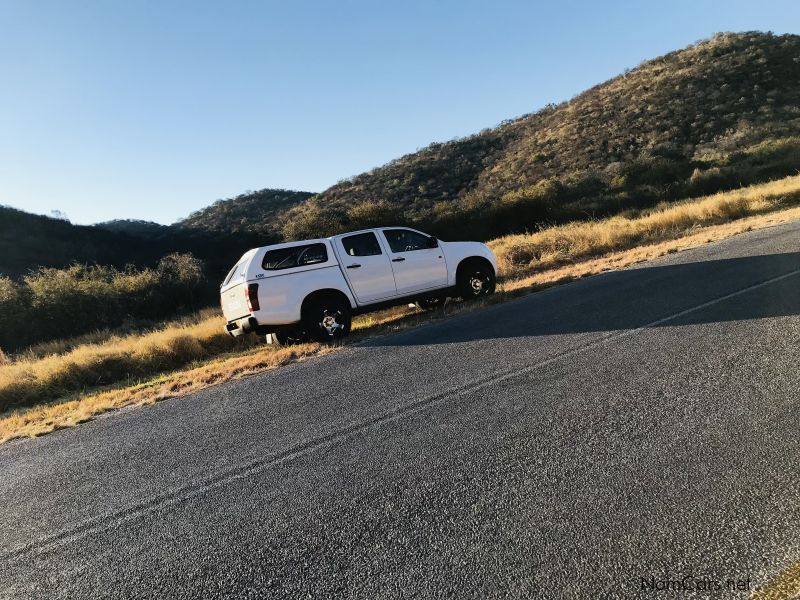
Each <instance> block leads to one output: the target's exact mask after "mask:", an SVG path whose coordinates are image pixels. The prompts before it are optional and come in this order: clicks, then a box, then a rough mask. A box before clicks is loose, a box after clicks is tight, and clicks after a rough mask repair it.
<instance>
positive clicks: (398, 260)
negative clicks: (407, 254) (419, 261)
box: [392, 256, 405, 262]
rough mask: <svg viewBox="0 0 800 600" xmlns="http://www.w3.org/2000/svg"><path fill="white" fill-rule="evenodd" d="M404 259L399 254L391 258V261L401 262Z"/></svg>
mask: <svg viewBox="0 0 800 600" xmlns="http://www.w3.org/2000/svg"><path fill="white" fill-rule="evenodd" d="M404 260H405V258H403V257H402V256H401V257H400V258H393V259H392V262H403V261H404Z"/></svg>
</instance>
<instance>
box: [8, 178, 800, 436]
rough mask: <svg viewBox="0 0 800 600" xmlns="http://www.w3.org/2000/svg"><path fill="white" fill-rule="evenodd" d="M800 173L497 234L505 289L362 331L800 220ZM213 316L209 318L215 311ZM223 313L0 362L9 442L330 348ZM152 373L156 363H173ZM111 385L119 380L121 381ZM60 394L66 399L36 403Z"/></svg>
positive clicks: (382, 318) (386, 318) (364, 319)
mask: <svg viewBox="0 0 800 600" xmlns="http://www.w3.org/2000/svg"><path fill="white" fill-rule="evenodd" d="M798 201H800V177H790V178H787V179H783V180H780V181H776V182H772V183H768V184H764V185H759V186H752V187H750V188H745V189H742V190H737V191H735V192H728V193H725V194H717V195H714V196H709V197H706V198H701V199H699V200H695V201H689V202H684V203H681V204H677V205H675V204H673V205H670V206H666V207H661V208H657V209H654V210H652V211H648V212H647V213H644V214H642V215H640V216H638V217H631V218H623V217H614V218H611V219H605V220H602V221H596V222H591V223H575V224H569V225H564V226H560V227H554V228H551V229H547V230H543V231H540V232H537V233H534V234H529V235H515V236H506V237H503V238H499V239H497V240H494V241H493V242H491V243H490V246H491V247H492V248H493V250H494V251H495V253H496V254H497V256H498V261H499V266H500V275H501V278H502V280H501V282H500V285H499V286H498V291H499V293H498V294H497V295H496V296H495V297H493V298H490V299H487V300H486V301H484V302H482V303H471V304H454V305H450V306H447V307H445V309H444V310H443V311H436V312H434V313H423V312H421V311H417V310H412V311H409V309H407V308H405V307H398V308H393V309H388V310H385V311H381V312H377V313H372V314H368V315H363V316H361V317H359V318H358V319H356V320H355V321H354V324H353V329H354V332H355V333H356V335H359V334H361V335H374V334H376V333H385V332H390V331H396V330H399V329H407V328H409V327H414V326H415V325H417V324H419V323H420V322H423V321H428V320H430V319H431V318H442V317H443V316H446V315H447V314H452V313H453V312H462V311H466V310H474V309H476V308H479V307H480V306H483V305H485V304H487V303H496V302H502V301H504V300H506V299H508V298H510V297H514V296H517V295H519V294H523V293H528V292H530V291H534V290H537V289H541V288H543V287H547V286H550V285H554V284H557V283H561V282H566V281H570V280H574V279H576V278H580V277H585V276H588V275H593V274H596V273H600V272H603V271H608V270H611V269H619V268H623V267H626V266H629V265H631V264H634V263H638V262H642V261H645V260H650V259H652V258H655V257H658V256H662V255H664V254H667V253H671V252H676V251H679V250H683V249H686V248H691V247H694V246H698V245H702V244H705V243H708V242H711V241H715V240H720V239H724V238H727V237H730V236H732V235H736V234H737V233H740V232H742V231H748V230H752V229H760V228H763V227H770V226H772V225H776V224H779V223H784V222H787V221H792V220H797V219H800V207H794V208H786V207H789V206H791V205H792V204H796V203H798ZM207 315H211V316H207ZM222 327H223V321H222V318H221V317H220V316H217V315H216V314H214V313H206V315H204V316H203V318H198V319H196V320H195V321H191V320H184V321H182V322H179V323H174V324H171V325H168V326H166V327H164V328H163V329H161V330H158V331H153V332H149V333H146V334H143V335H128V336H110V337H109V335H108V334H107V333H106V334H103V335H98V336H96V337H95V338H88V339H90V340H97V341H91V342H90V343H83V344H79V345H75V344H74V342H67V343H64V344H61V345H58V344H56V345H54V346H53V349H55V350H61V352H58V353H53V354H49V355H46V356H40V354H42V352H44V349H39V350H38V351H37V352H32V353H28V354H27V355H23V356H21V357H16V358H12V359H8V358H6V359H5V362H2V361H0V408H2V407H6V408H7V407H10V406H13V405H22V407H21V408H17V409H12V410H9V411H7V412H6V414H5V415H4V416H2V417H0V443H2V442H4V441H7V440H9V439H12V438H15V437H20V436H35V435H41V434H43V433H47V432H49V431H53V430H54V429H59V428H62V427H68V426H71V425H74V424H76V423H80V422H82V421H86V420H88V419H91V418H94V417H95V416H97V415H99V414H101V413H103V412H106V411H108V410H113V409H116V408H120V407H122V406H126V405H131V404H147V403H151V402H155V401H158V400H161V399H165V398H170V397H175V396H180V395H183V394H186V393H189V392H192V391H196V390H198V389H201V388H203V387H207V386H209V385H214V384H216V383H221V382H224V381H229V380H230V379H232V378H235V377H241V376H244V375H248V374H251V373H257V372H260V371H263V370H266V369H271V368H275V367H277V366H280V365H283V364H286V363H287V362H290V361H293V360H298V359H303V358H305V357H307V356H310V355H313V354H318V353H320V352H322V351H325V352H329V351H331V350H330V349H324V350H323V349H322V348H321V347H320V346H319V345H316V344H306V345H302V346H296V347H293V348H288V349H276V348H274V347H271V346H256V344H257V343H258V339H257V338H256V337H255V336H246V337H244V338H238V339H236V340H234V339H232V338H230V337H228V336H227V335H226V334H224V333H223V332H222ZM165 372H167V373H168V374H167V375H162V376H160V377H157V378H156V379H153V377H154V376H156V375H157V374H159V373H165ZM112 386H113V387H112ZM53 398H61V400H59V401H57V402H54V403H51V404H40V405H38V406H33V407H25V406H24V405H30V404H36V403H41V402H43V401H47V400H50V399H53Z"/></svg>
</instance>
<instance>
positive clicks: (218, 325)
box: [0, 316, 257, 410]
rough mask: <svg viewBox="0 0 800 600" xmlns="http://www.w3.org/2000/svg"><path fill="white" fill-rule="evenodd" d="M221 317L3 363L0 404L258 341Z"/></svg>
mask: <svg viewBox="0 0 800 600" xmlns="http://www.w3.org/2000/svg"><path fill="white" fill-rule="evenodd" d="M223 326H224V322H223V320H222V317H221V316H214V317H209V318H206V319H204V320H202V321H199V322H197V323H194V324H189V325H184V324H174V325H170V326H167V327H165V328H163V329H161V330H158V331H153V332H150V333H146V334H144V335H135V334H131V335H127V336H119V337H118V336H112V337H109V338H107V339H105V340H104V341H102V342H99V343H86V344H82V345H79V346H77V347H74V348H69V349H67V351H66V352H62V353H52V354H49V355H47V356H44V357H41V358H39V357H36V356H28V355H23V356H22V357H18V358H16V359H15V360H12V361H10V362H9V361H7V364H5V365H3V366H0V409H2V410H7V409H8V408H10V407H13V406H15V405H16V406H19V405H30V404H34V403H37V402H41V401H42V400H47V399H52V398H58V397H61V396H65V395H68V394H71V393H75V392H76V391H80V390H87V389H91V388H97V387H99V386H104V385H110V384H118V383H120V382H124V383H127V384H135V383H138V382H139V381H141V380H142V379H149V378H150V377H152V376H153V374H155V373H160V372H164V371H169V370H171V369H175V368H178V367H182V366H185V365H187V364H190V363H192V362H194V361H198V360H203V359H207V358H210V357H213V356H218V355H220V354H223V353H226V352H232V351H235V350H238V351H241V350H242V348H243V346H242V344H244V345H245V346H252V345H254V344H255V343H256V341H257V340H255V339H254V338H252V337H251V338H245V339H244V340H242V341H241V342H237V341H236V340H233V339H232V338H230V336H228V335H226V334H225V333H223Z"/></svg>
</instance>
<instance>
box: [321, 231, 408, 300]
mask: <svg viewBox="0 0 800 600" xmlns="http://www.w3.org/2000/svg"><path fill="white" fill-rule="evenodd" d="M335 243H336V244H337V250H338V254H340V255H341V256H342V261H341V266H342V271H344V274H345V276H346V277H347V281H348V282H349V283H350V287H351V288H352V290H353V293H354V294H355V296H356V299H357V300H358V302H359V303H360V304H364V303H367V302H377V301H380V300H386V299H389V298H392V297H394V296H396V295H397V288H396V286H395V283H394V274H393V273H392V266H391V263H390V262H389V257H388V256H387V255H386V253H385V252H384V251H383V248H382V247H381V245H380V243H378V238H377V236H376V235H375V233H374V232H372V231H367V232H364V233H355V234H353V235H344V236H341V237H339V238H336V241H335Z"/></svg>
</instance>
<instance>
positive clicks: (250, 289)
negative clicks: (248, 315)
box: [244, 283, 261, 312]
mask: <svg viewBox="0 0 800 600" xmlns="http://www.w3.org/2000/svg"><path fill="white" fill-rule="evenodd" d="M244 296H245V298H247V308H249V309H250V312H255V311H257V310H258V309H260V308H261V305H260V304H259V303H258V284H257V283H251V284H249V285H248V286H247V287H246V288H245V292H244Z"/></svg>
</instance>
